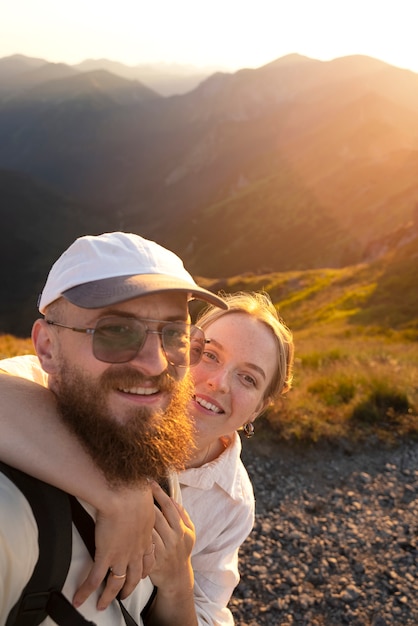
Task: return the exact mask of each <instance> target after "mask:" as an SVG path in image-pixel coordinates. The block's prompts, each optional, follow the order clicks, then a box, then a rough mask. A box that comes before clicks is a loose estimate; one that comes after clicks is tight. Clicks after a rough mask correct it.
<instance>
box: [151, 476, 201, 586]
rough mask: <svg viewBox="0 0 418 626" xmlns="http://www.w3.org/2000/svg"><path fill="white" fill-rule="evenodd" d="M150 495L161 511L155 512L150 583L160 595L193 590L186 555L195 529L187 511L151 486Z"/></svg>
mask: <svg viewBox="0 0 418 626" xmlns="http://www.w3.org/2000/svg"><path fill="white" fill-rule="evenodd" d="M151 485H152V491H153V494H154V498H155V500H156V501H157V502H158V504H159V505H160V507H161V511H160V510H159V509H156V511H155V532H154V538H153V541H154V542H155V565H154V568H153V570H152V572H151V575H150V576H151V580H152V582H153V583H154V585H155V586H156V587H158V589H159V593H160V591H162V592H170V591H171V590H174V589H175V588H179V589H182V591H183V592H184V591H185V588H187V589H189V590H190V588H191V589H193V583H194V579H193V570H192V567H191V561H190V555H191V553H192V549H193V546H194V543H195V529H194V525H193V522H192V521H191V519H190V517H189V515H188V514H187V511H186V510H185V509H184V508H183V507H182V506H181V505H180V504H177V503H176V502H174V500H173V499H172V498H170V497H169V496H168V495H167V494H166V493H165V491H164V490H163V489H161V487H160V486H159V485H158V484H157V483H156V482H152V483H151Z"/></svg>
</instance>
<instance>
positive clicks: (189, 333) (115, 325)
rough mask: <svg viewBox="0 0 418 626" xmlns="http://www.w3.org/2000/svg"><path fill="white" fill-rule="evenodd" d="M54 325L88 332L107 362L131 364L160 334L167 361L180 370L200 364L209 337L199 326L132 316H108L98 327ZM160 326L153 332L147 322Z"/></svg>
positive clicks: (97, 352) (95, 351) (97, 353)
mask: <svg viewBox="0 0 418 626" xmlns="http://www.w3.org/2000/svg"><path fill="white" fill-rule="evenodd" d="M45 321H46V323H47V324H50V325H51V326H59V327H60V328H68V329H69V330H73V331H74V332H76V333H86V334H88V335H92V337H93V354H94V356H95V358H96V359H98V360H99V361H103V362H104V363H127V362H128V361H132V359H134V358H135V357H136V356H137V354H138V353H139V352H140V351H141V350H142V348H143V347H144V344H145V340H146V338H147V335H148V334H150V335H160V336H161V345H162V348H163V350H164V354H165V356H166V359H167V361H168V362H169V363H171V365H175V366H176V367H188V366H189V365H196V363H198V362H199V361H200V359H201V357H202V353H203V347H204V345H205V335H204V333H203V330H202V329H201V328H199V327H198V326H194V325H192V324H188V323H187V322H166V321H163V320H152V319H135V318H131V317H105V318H103V319H101V320H99V321H98V322H97V324H96V326H95V327H94V328H75V327H73V326H66V325H65V324H59V323H58V322H53V321H51V320H45ZM148 322H152V323H153V324H158V325H159V327H160V329H159V330H153V329H151V328H149V327H148V325H147V323H148Z"/></svg>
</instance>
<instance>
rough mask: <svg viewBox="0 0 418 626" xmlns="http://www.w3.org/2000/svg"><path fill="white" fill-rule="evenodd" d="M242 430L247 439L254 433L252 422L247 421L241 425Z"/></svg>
mask: <svg viewBox="0 0 418 626" xmlns="http://www.w3.org/2000/svg"><path fill="white" fill-rule="evenodd" d="M243 430H244V433H245V436H246V438H247V439H251V437H254V435H255V429H254V424H253V423H252V422H247V423H246V424H244V426H243Z"/></svg>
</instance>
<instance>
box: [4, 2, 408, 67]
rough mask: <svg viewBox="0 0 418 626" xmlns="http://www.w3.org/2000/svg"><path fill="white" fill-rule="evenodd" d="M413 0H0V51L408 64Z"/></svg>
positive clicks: (53, 56)
mask: <svg viewBox="0 0 418 626" xmlns="http://www.w3.org/2000/svg"><path fill="white" fill-rule="evenodd" d="M415 7H418V1H417V0H285V1H284V0H210V1H207V2H202V1H201V0H117V1H115V0H71V2H59V0H0V16H1V17H0V58H3V57H6V56H10V55H12V54H24V55H26V56H30V57H37V58H42V59H45V60H47V61H51V62H64V63H68V64H70V65H74V64H77V63H80V62H81V61H83V60H85V59H100V58H106V59H109V60H112V61H120V62H122V63H125V64H126V65H138V64H144V63H162V62H163V63H167V64H171V63H176V64H190V65H195V66H198V67H211V68H217V69H218V68H224V69H225V70H229V71H235V70H237V69H241V68H244V67H260V66H262V65H265V64H266V63H269V62H271V61H274V60H275V59H278V58H280V57H283V56H285V55H287V54H291V53H298V54H302V55H305V56H308V57H310V58H313V59H319V60H323V61H327V60H331V59H334V58H337V57H342V56H347V55H352V54H364V55H367V56H371V57H375V58H377V59H380V60H382V61H385V62H387V63H390V64H391V65H395V66H398V67H402V68H407V69H411V70H413V71H414V72H418V43H417V40H418V27H417V19H416V17H415V13H416V8H415Z"/></svg>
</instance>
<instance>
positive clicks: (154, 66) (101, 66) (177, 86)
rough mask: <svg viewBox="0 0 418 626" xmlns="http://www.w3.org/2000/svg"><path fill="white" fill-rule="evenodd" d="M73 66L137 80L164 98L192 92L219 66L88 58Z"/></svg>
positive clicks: (86, 70)
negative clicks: (135, 63)
mask: <svg viewBox="0 0 418 626" xmlns="http://www.w3.org/2000/svg"><path fill="white" fill-rule="evenodd" d="M73 67H74V68H75V69H77V70H78V71H80V72H90V71H92V70H107V71H108V72H111V73H112V74H115V75H116V76H121V77H122V78H127V79H129V80H138V81H140V82H141V83H145V84H146V85H148V86H149V87H150V88H151V89H154V90H155V91H156V92H157V93H159V94H160V95H162V96H171V95H173V94H182V93H186V92H188V91H191V90H192V89H194V88H195V87H196V86H197V85H198V84H199V83H201V82H202V81H203V80H205V79H206V78H207V77H208V76H209V75H210V74H213V73H214V72H215V71H217V70H218V68H216V67H203V68H198V67H195V66H194V65H180V64H178V63H150V64H139V65H135V66H130V65H125V64H123V63H119V62H117V61H110V60H108V59H86V60H85V61H82V63H79V64H78V65H74V66H73Z"/></svg>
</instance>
